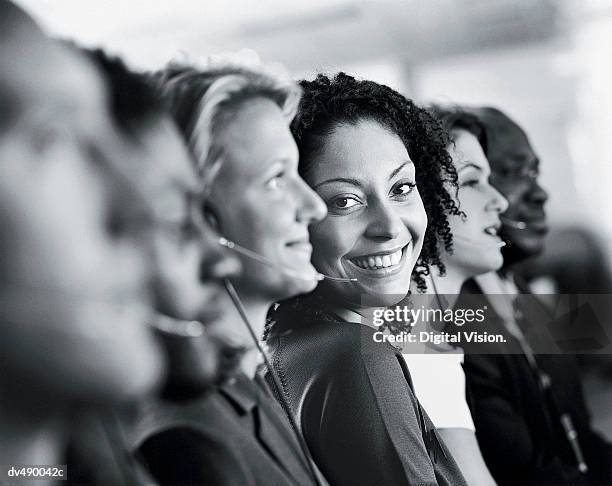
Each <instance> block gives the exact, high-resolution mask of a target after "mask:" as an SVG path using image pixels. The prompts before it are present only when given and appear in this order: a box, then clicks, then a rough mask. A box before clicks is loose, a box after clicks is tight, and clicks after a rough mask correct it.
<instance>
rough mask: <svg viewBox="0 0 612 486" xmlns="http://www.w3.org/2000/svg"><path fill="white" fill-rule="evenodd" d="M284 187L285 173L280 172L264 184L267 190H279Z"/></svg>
mask: <svg viewBox="0 0 612 486" xmlns="http://www.w3.org/2000/svg"><path fill="white" fill-rule="evenodd" d="M284 185H285V172H280V173H278V174H276V175H275V176H274V177H272V178H271V179H268V181H267V182H266V187H267V188H268V189H280V188H281V187H284Z"/></svg>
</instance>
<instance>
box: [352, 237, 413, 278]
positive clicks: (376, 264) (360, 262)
mask: <svg viewBox="0 0 612 486" xmlns="http://www.w3.org/2000/svg"><path fill="white" fill-rule="evenodd" d="M410 244H411V242H408V243H407V244H406V245H404V246H401V247H395V248H390V249H389V250H385V251H379V252H376V253H371V254H367V255H360V256H357V257H353V258H348V261H349V262H350V263H351V264H352V265H353V266H354V267H355V269H356V270H358V271H359V272H360V273H362V274H370V275H372V276H376V275H379V274H380V275H381V276H386V275H392V274H393V273H394V272H396V271H399V270H400V269H401V267H402V262H403V261H404V260H405V258H404V257H405V254H406V251H407V248H408V247H409V246H410Z"/></svg>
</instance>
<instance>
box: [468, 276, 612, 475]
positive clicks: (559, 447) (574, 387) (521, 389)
mask: <svg viewBox="0 0 612 486" xmlns="http://www.w3.org/2000/svg"><path fill="white" fill-rule="evenodd" d="M463 292H465V293H482V292H481V290H480V289H479V288H478V286H477V284H476V283H475V282H474V281H470V282H468V283H467V284H466V285H465V286H464V289H463ZM459 305H460V304H459ZM488 308H489V310H488V311H487V320H486V321H485V322H484V323H482V324H479V326H483V327H481V329H482V330H487V331H488V332H490V333H494V334H498V333H501V334H504V336H505V337H506V340H507V342H506V343H494V344H487V346H488V349H487V352H488V353H495V354H474V353H473V352H471V351H470V350H466V353H465V358H464V370H465V374H466V388H467V397H468V404H469V406H470V409H471V412H472V417H473V419H474V424H475V426H476V437H477V439H478V442H479V445H480V449H481V451H482V455H483V457H484V459H485V461H486V463H487V465H488V467H489V469H490V471H491V473H492V474H493V476H494V478H495V480H496V481H497V482H498V483H499V484H500V485H507V484H508V485H510V484H512V485H514V484H529V485H551V484H572V485H575V484H612V482H611V473H612V449H611V448H610V444H609V443H607V442H606V441H605V440H604V439H603V438H602V437H601V436H599V435H598V434H597V433H596V432H595V431H593V429H592V428H591V424H590V417H589V413H588V411H587V407H586V404H585V401H584V396H583V392H582V386H581V382H580V376H579V372H578V368H577V364H576V360H575V357H574V356H570V355H563V356H560V355H536V356H535V357H536V360H537V363H538V367H539V368H540V369H541V370H542V371H544V372H545V373H547V374H548V375H549V376H550V378H551V382H552V390H553V393H554V395H555V397H556V399H557V400H556V402H557V403H558V404H559V406H560V408H561V410H556V406H554V405H551V404H550V402H549V401H548V400H547V398H546V397H545V396H543V394H542V391H541V389H540V387H539V386H538V382H537V378H536V375H535V374H534V372H533V370H532V368H531V366H530V365H529V363H528V361H527V359H526V357H525V355H524V354H523V353H522V351H521V348H520V345H519V342H518V341H517V339H515V338H514V337H513V336H512V335H510V334H509V333H508V332H507V331H505V328H504V326H503V323H502V321H501V318H499V316H497V314H495V312H494V310H493V307H492V306H488ZM519 324H521V321H519ZM484 326H486V329H485V328H484ZM529 334H530V335H535V336H538V334H537V332H535V333H534V332H530V333H529ZM540 338H542V336H540ZM560 413H569V414H570V415H571V417H572V420H573V422H574V426H575V428H576V430H577V432H578V440H579V442H580V445H581V447H582V449H583V452H584V456H585V459H586V462H587V465H588V466H589V469H590V474H589V475H588V476H586V477H585V476H583V475H582V474H580V473H579V472H578V471H577V467H576V459H575V456H574V455H573V453H572V450H571V448H570V443H569V441H568V439H567V437H566V434H565V432H564V430H563V428H562V427H561V425H560Z"/></svg>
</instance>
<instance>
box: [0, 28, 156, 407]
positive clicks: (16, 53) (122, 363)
mask: <svg viewBox="0 0 612 486" xmlns="http://www.w3.org/2000/svg"><path fill="white" fill-rule="evenodd" d="M14 40H15V45H18V46H19V49H16V48H14V46H11V45H8V44H4V45H3V46H2V47H1V48H0V66H2V68H1V69H0V71H1V72H2V75H1V80H0V82H1V83H2V88H3V92H4V93H3V94H8V96H10V97H11V99H12V100H13V101H14V103H15V104H16V109H15V114H14V116H13V117H12V119H11V120H10V123H9V124H8V126H6V127H3V130H2V132H1V133H0V207H1V208H2V211H1V213H0V225H1V227H2V237H1V240H0V248H1V250H2V251H1V252H0V255H1V256H0V269H1V270H2V271H1V277H0V278H1V284H0V285H1V288H0V298H1V299H2V305H1V306H0V308H1V309H2V331H1V332H2V339H0V356H1V357H2V363H3V372H2V376H3V377H5V378H7V379H6V380H2V378H0V381H2V387H3V388H4V389H6V387H9V389H10V386H12V384H17V385H18V387H19V390H20V391H21V393H23V391H24V390H29V392H30V393H32V394H34V395H35V396H40V394H41V393H44V396H45V400H46V402H45V403H50V402H51V401H52V400H54V399H58V400H65V399H66V397H68V398H73V399H75V400H83V401H91V400H102V399H117V398H121V397H129V396H134V395H138V394H141V393H144V392H146V391H148V390H150V389H151V388H152V387H154V386H155V385H156V384H157V383H158V381H159V378H160V375H161V369H162V358H161V353H160V352H159V349H158V347H157V345H156V341H155V340H154V339H153V336H152V335H151V333H150V330H149V329H148V327H146V325H145V323H146V322H147V320H148V319H149V318H150V309H151V305H150V299H149V296H148V294H147V288H148V281H149V268H150V265H149V264H148V263H147V262H146V259H145V257H146V255H144V252H143V250H142V248H143V246H142V244H141V243H142V241H141V236H142V231H141V230H142V223H143V220H142V213H143V211H142V207H141V205H140V202H139V198H137V197H135V191H134V188H133V187H132V186H131V184H130V182H129V181H128V180H127V179H126V178H125V177H123V176H122V175H121V174H120V171H119V170H118V167H120V164H119V163H118V162H122V163H123V161H121V160H120V158H121V156H122V154H121V152H120V147H121V143H119V141H118V139H117V136H116V133H115V131H114V128H113V127H112V125H111V122H110V117H109V115H108V112H107V99H106V91H105V87H104V85H103V84H102V81H101V79H100V77H99V76H98V74H97V72H96V71H95V69H94V68H93V67H92V66H91V65H90V64H89V63H87V62H86V61H85V60H84V59H82V58H81V57H79V56H78V55H77V54H75V53H74V52H72V51H71V50H68V49H66V48H64V47H62V46H59V45H57V44H55V43H52V42H50V41H48V40H46V39H44V38H43V37H42V35H41V36H39V37H37V36H33V35H31V33H29V32H23V33H22V34H19V33H18V34H16V35H15V38H14ZM5 66H10V69H8V68H6V69H5ZM3 394H4V393H3Z"/></svg>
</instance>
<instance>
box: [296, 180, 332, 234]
mask: <svg viewBox="0 0 612 486" xmlns="http://www.w3.org/2000/svg"><path fill="white" fill-rule="evenodd" d="M297 193H298V198H299V203H298V210H297V219H298V221H300V222H303V223H306V224H312V223H316V222H317V221H321V220H322V219H323V218H324V217H325V216H326V215H327V206H326V205H325V203H324V202H323V199H321V198H320V197H319V195H318V194H317V193H316V192H315V191H313V190H312V189H311V188H310V186H309V185H308V184H306V182H305V181H304V180H303V179H301V178H299V179H298V183H297Z"/></svg>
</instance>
